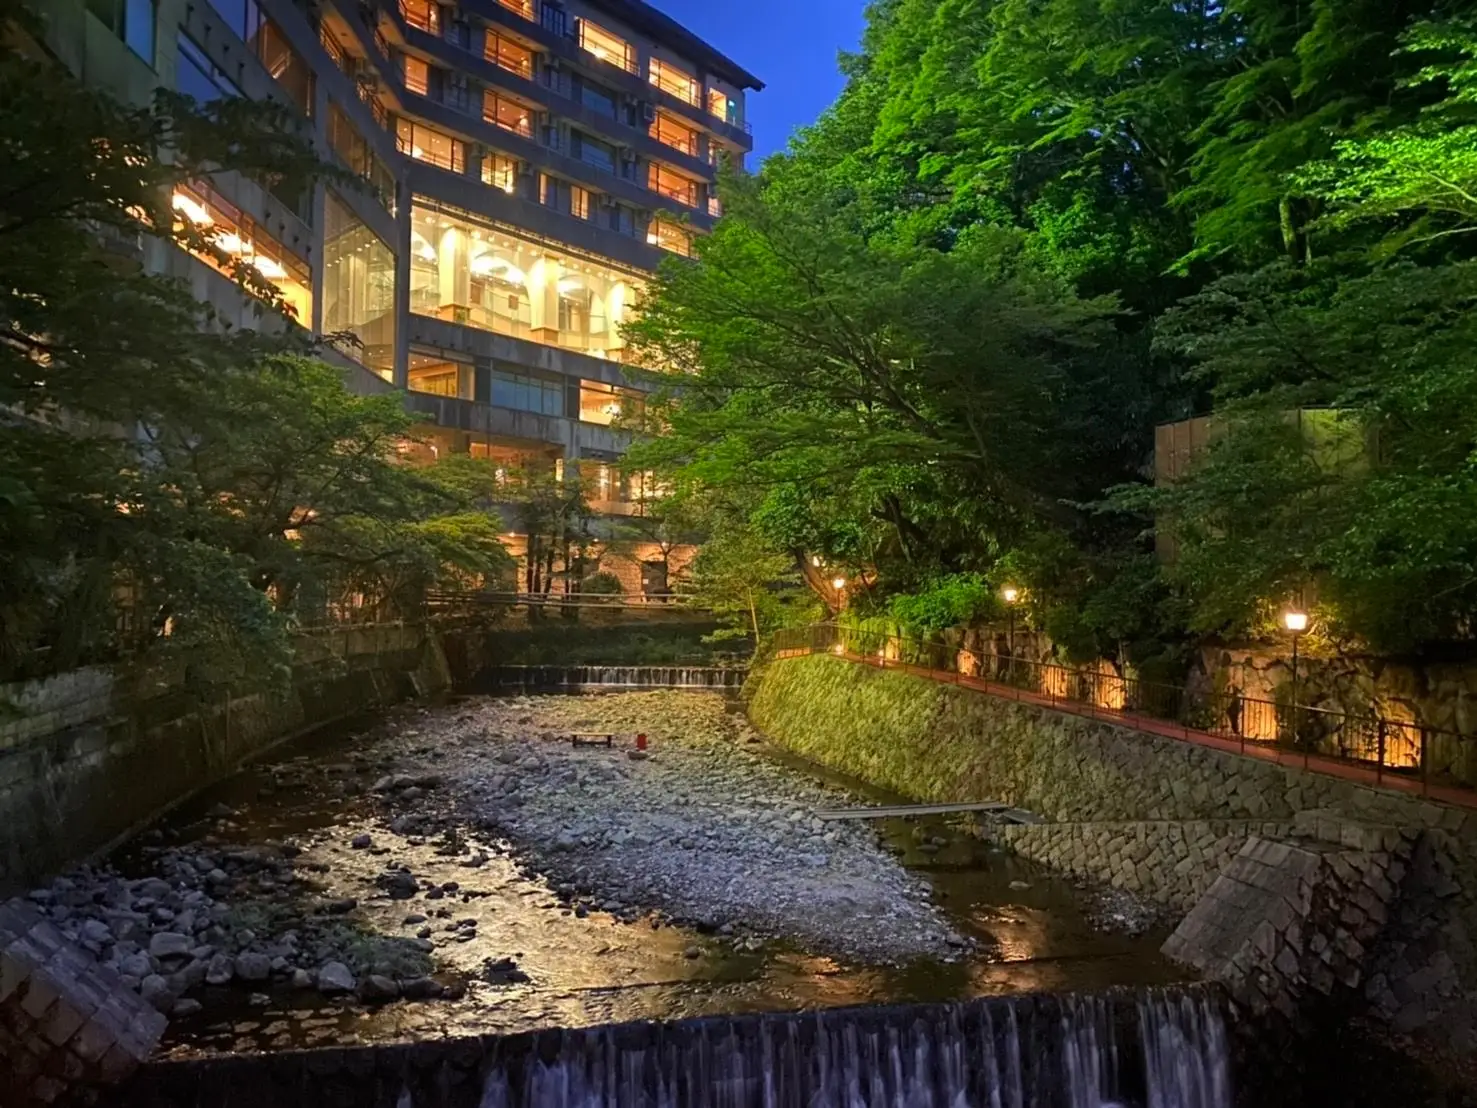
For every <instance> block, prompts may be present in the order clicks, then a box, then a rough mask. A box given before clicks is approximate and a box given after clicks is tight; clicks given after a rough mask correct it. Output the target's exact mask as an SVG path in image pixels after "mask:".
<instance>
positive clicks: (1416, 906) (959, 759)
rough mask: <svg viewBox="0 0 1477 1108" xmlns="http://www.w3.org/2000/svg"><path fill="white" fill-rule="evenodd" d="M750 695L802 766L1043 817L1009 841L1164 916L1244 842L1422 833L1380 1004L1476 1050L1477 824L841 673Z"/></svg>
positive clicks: (792, 663)
mask: <svg viewBox="0 0 1477 1108" xmlns="http://www.w3.org/2000/svg"><path fill="white" fill-rule="evenodd" d="M746 695H747V696H748V698H749V713H750V717H751V718H752V720H753V722H754V723H755V725H756V726H757V727H758V728H760V730H762V731H763V732H764V733H766V734H767V735H769V736H770V737H771V738H772V739H774V740H775V741H776V742H778V743H780V744H782V745H784V746H786V747H788V748H790V749H792V750H794V751H796V752H797V753H800V754H803V755H805V756H807V757H809V758H812V759H814V760H815V761H818V762H821V763H823V764H825V765H828V766H831V767H833V768H836V769H839V770H841V771H843V772H846V773H848V774H851V775H853V776H856V777H860V778H862V779H864V780H868V781H871V782H874V783H876V784H879V785H883V786H885V787H887V788H890V789H893V790H896V791H898V792H901V793H903V794H905V795H908V796H911V797H914V798H916V799H918V800H930V801H947V800H959V801H964V800H998V801H1003V802H1005V803H1008V804H1010V805H1012V806H1015V807H1021V808H1025V809H1028V810H1030V811H1033V812H1035V813H1037V814H1039V815H1041V816H1043V817H1045V818H1046V820H1047V821H1048V822H1047V823H1046V824H1044V825H1040V826H1039V827H1037V828H1031V829H1024V830H1017V831H1007V832H1001V834H1003V835H1006V836H1011V837H1014V839H1015V842H1016V843H1017V844H1018V845H1019V847H1020V848H1021V849H1022V851H1023V852H1025V853H1028V854H1029V855H1030V856H1032V857H1036V858H1039V859H1041V860H1043V861H1047V862H1050V863H1053V864H1056V865H1061V866H1062V867H1063V868H1066V869H1068V870H1070V871H1072V872H1074V873H1077V874H1079V875H1080V876H1085V877H1092V878H1093V879H1095V880H1099V881H1103V882H1106V883H1110V884H1115V885H1117V886H1119V887H1122V888H1132V889H1134V890H1135V891H1139V892H1142V893H1144V894H1146V895H1149V896H1151V897H1154V898H1157V899H1160V900H1161V902H1162V903H1164V904H1165V905H1166V906H1167V907H1178V908H1183V907H1184V905H1185V903H1186V902H1187V898H1188V897H1190V896H1191V895H1192V894H1193V893H1195V892H1196V891H1197V890H1202V891H1203V889H1204V888H1205V886H1206V882H1207V881H1208V880H1209V879H1212V878H1214V877H1215V876H1216V872H1215V860H1216V858H1218V857H1225V856H1226V854H1227V852H1228V851H1230V848H1231V845H1232V843H1233V842H1236V840H1237V839H1238V837H1239V838H1241V841H1243V842H1244V841H1247V840H1246V838H1245V837H1243V836H1238V829H1245V831H1246V832H1247V833H1248V835H1249V834H1252V833H1254V834H1256V835H1257V836H1271V837H1279V836H1278V832H1279V831H1280V830H1281V828H1282V827H1283V826H1284V825H1286V824H1289V823H1292V824H1297V822H1298V817H1299V814H1300V813H1318V814H1319V816H1318V818H1322V816H1323V815H1324V814H1326V815H1327V816H1328V817H1329V818H1333V819H1343V820H1349V821H1357V822H1359V823H1361V824H1364V825H1380V826H1387V827H1393V828H1398V829H1400V830H1401V831H1405V832H1413V833H1416V834H1417V835H1418V843H1417V846H1416V856H1415V860H1414V861H1413V863H1412V869H1411V879H1410V882H1409V883H1408V885H1407V887H1406V888H1405V889H1404V890H1403V892H1402V900H1401V904H1400V906H1399V908H1398V911H1397V916H1398V923H1399V925H1398V926H1393V927H1391V928H1390V929H1388V930H1387V932H1386V933H1385V934H1383V935H1382V936H1381V938H1380V941H1379V943H1378V944H1376V945H1375V946H1374V948H1373V950H1372V954H1371V957H1370V962H1369V976H1368V978H1367V982H1368V990H1367V998H1368V1000H1369V1001H1370V1002H1371V1004H1372V1005H1373V1006H1374V1009H1375V1011H1376V1013H1377V1014H1380V1015H1384V1016H1387V1017H1389V1018H1391V1019H1392V1020H1394V1019H1395V1018H1396V1017H1397V1016H1398V1026H1399V1028H1400V1030H1402V1031H1406V1032H1410V1031H1420V1030H1425V1031H1430V1032H1432V1033H1435V1034H1437V1035H1439V1036H1441V1037H1442V1038H1445V1039H1447V1040H1450V1041H1452V1042H1455V1043H1456V1044H1458V1045H1462V1046H1477V1033H1474V1029H1477V948H1474V942H1473V937H1474V936H1477V811H1471V810H1466V809H1461V808H1455V807H1449V806H1445V805H1442V804H1438V803H1434V802H1431V801H1427V800H1423V799H1421V798H1420V797H1418V796H1411V795H1405V794H1401V793H1395V792H1390V791H1380V790H1376V789H1372V788H1366V787H1364V786H1361V785H1357V784H1353V783H1351V782H1347V781H1343V780H1340V779H1338V778H1333V777H1328V776H1324V775H1321V774H1317V773H1311V772H1306V771H1303V770H1301V769H1294V768H1290V767H1282V766H1278V765H1275V764H1272V763H1268V762H1264V761H1261V760H1259V759H1256V758H1251V757H1242V756H1239V755H1236V754H1229V753H1222V752H1220V751H1217V750H1211V749H1208V748H1205V747H1199V746H1195V745H1192V744H1189V743H1182V742H1177V741H1175V740H1172V739H1166V738H1160V737H1157V736H1153V735H1147V734H1144V733H1141V732H1137V731H1132V730H1130V729H1128V728H1125V727H1120V726H1117V725H1115V724H1111V723H1108V722H1104V721H1100V720H1090V719H1085V718H1081V717H1078V716H1071V715H1067V714H1064V713H1060V712H1053V711H1051V710H1049V709H1045V708H1037V707H1033V706H1030V705H1024V704H1017V703H1013V702H1010V701H1005V700H1001V699H998V698H994V697H990V696H986V695H982V694H980V693H977V692H972V691H970V690H967V689H959V688H955V687H952V686H948V685H943V684H939V683H937V682H934V681H929V680H927V679H924V678H919V677H911V676H908V675H907V674H904V673H900V672H897V671H888V670H879V669H875V668H873V667H870V666H862V665H857V664H855V663H852V662H847V661H844V660H842V659H838V658H831V657H827V656H820V655H815V656H809V657H801V658H791V659H786V660H783V661H777V662H772V663H770V664H769V665H768V666H766V667H764V668H763V669H762V670H758V671H756V672H755V675H754V676H753V677H752V678H751V680H750V685H749V687H748V688H747V690H746ZM1307 818H1308V817H1307V816H1304V820H1306V819H1307ZM1172 825H1174V826H1178V828H1179V833H1178V837H1176V833H1175V831H1174V830H1173V829H1172ZM1217 828H1223V829H1224V830H1223V832H1222V833H1219V834H1218V833H1216V829H1217ZM1236 849H1237V850H1239V849H1240V845H1239V844H1238V845H1237V847H1236ZM1197 851H1198V857H1197ZM1233 853H1234V852H1233ZM1181 867H1183V873H1181V872H1179V870H1180V868H1181Z"/></svg>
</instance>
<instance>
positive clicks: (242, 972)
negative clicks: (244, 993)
mask: <svg viewBox="0 0 1477 1108" xmlns="http://www.w3.org/2000/svg"><path fill="white" fill-rule="evenodd" d="M236 976H237V977H238V978H240V979H241V980H242V981H265V980H266V979H267V978H268V977H271V976H272V959H271V958H269V957H268V956H267V955H265V954H257V953H254V952H251V951H248V952H247V953H245V954H238V955H236Z"/></svg>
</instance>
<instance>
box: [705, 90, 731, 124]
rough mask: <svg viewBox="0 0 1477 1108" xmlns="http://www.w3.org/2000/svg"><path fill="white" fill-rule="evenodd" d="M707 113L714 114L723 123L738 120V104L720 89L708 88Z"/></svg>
mask: <svg viewBox="0 0 1477 1108" xmlns="http://www.w3.org/2000/svg"><path fill="white" fill-rule="evenodd" d="M708 114H709V115H716V116H717V117H718V118H719V119H721V120H723V121H724V122H725V123H737V122H738V104H737V103H736V102H735V101H734V100H733V99H732V98H731V97H730V96H729V95H728V93H726V92H724V91H722V90H721V89H716V88H710V89H709V90H708Z"/></svg>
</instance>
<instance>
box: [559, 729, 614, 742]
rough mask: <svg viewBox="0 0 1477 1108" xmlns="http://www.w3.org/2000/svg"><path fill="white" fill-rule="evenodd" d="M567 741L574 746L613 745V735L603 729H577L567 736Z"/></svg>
mask: <svg viewBox="0 0 1477 1108" xmlns="http://www.w3.org/2000/svg"><path fill="white" fill-rule="evenodd" d="M569 741H570V742H571V743H573V744H574V745H575V746H582V745H589V746H614V745H615V735H614V734H608V733H606V732H604V731H577V732H575V733H574V734H573V735H570V736H569Z"/></svg>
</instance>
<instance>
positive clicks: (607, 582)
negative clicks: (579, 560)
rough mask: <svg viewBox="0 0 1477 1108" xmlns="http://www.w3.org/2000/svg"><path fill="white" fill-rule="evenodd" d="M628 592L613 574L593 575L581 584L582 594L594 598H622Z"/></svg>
mask: <svg viewBox="0 0 1477 1108" xmlns="http://www.w3.org/2000/svg"><path fill="white" fill-rule="evenodd" d="M625 591H626V590H625V589H624V588H623V587H622V586H621V579H620V578H619V577H617V576H616V575H615V574H613V573H592V574H591V575H590V576H588V577H586V578H585V579H584V580H583V581H581V582H580V592H582V593H585V594H587V595H593V596H620V595H622V594H623V593H624V592H625Z"/></svg>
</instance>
